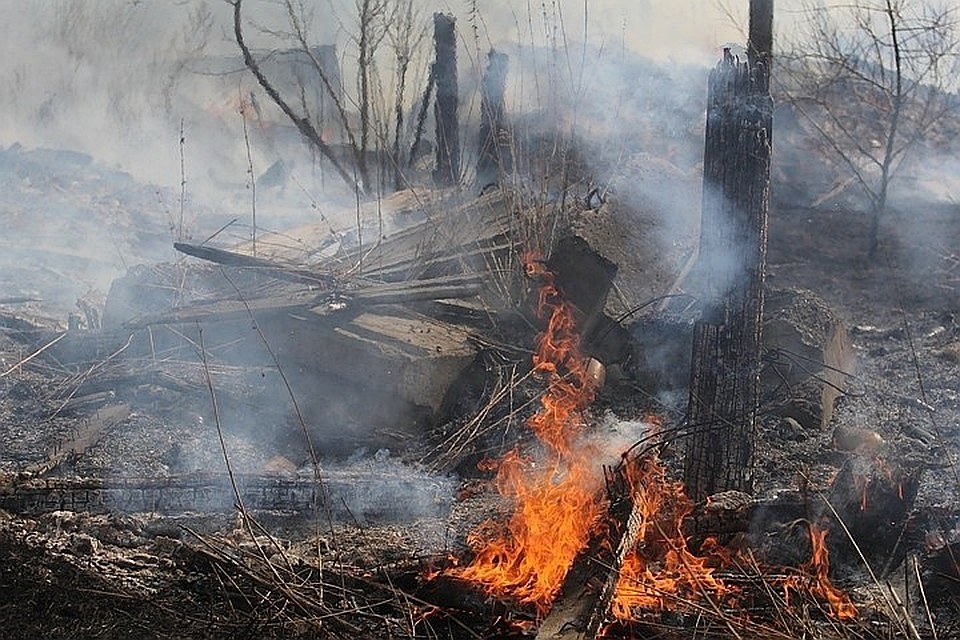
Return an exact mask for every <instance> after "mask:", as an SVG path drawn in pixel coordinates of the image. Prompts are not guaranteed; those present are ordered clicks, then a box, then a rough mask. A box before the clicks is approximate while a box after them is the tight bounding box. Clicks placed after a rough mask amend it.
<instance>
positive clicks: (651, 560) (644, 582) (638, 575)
mask: <svg viewBox="0 0 960 640" xmlns="http://www.w3.org/2000/svg"><path fill="white" fill-rule="evenodd" d="M627 478H628V480H629V483H630V487H631V494H632V495H631V497H632V500H633V503H634V505H635V506H636V507H637V511H638V513H639V514H640V518H641V519H640V522H639V532H638V535H637V544H636V546H635V547H634V548H633V549H632V550H631V551H630V553H629V554H628V555H627V557H626V558H625V560H624V564H623V567H621V569H620V577H619V581H618V583H617V589H616V594H615V596H614V600H613V605H612V613H613V615H614V617H615V618H617V619H618V620H629V619H631V618H632V617H633V612H634V610H635V609H653V610H674V609H676V608H677V605H678V604H679V603H681V602H683V601H695V600H699V599H700V598H702V597H703V596H705V595H707V594H709V595H712V596H720V597H723V596H728V595H731V594H733V593H734V590H733V589H732V588H731V587H728V586H726V585H724V584H723V582H722V581H721V580H719V579H718V578H717V577H716V576H714V572H715V571H716V570H717V569H718V568H720V566H723V565H726V564H728V563H729V560H730V558H729V555H728V554H725V553H723V550H722V549H721V548H719V545H717V543H716V541H715V540H712V539H708V541H707V542H706V543H705V544H704V549H703V550H704V551H707V550H709V552H708V553H707V555H705V556H703V557H701V556H697V555H695V554H694V553H692V552H691V551H690V549H689V548H688V547H687V540H686V538H685V537H684V535H683V531H682V526H683V520H684V518H685V517H686V516H687V515H688V514H689V513H690V512H691V511H692V510H693V504H692V503H691V502H690V499H689V498H687V496H686V493H685V492H684V489H683V485H682V483H679V482H673V481H670V480H668V479H667V475H666V470H665V469H664V467H663V465H662V464H661V463H660V461H659V460H658V459H657V458H655V457H649V458H645V459H638V460H633V461H631V462H630V464H629V465H628V467H627Z"/></svg>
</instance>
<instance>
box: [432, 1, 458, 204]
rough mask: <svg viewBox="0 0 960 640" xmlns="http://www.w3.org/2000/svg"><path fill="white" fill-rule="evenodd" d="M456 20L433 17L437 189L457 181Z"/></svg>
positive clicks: (439, 15)
mask: <svg viewBox="0 0 960 640" xmlns="http://www.w3.org/2000/svg"><path fill="white" fill-rule="evenodd" d="M455 25H456V19H455V18H454V17H453V16H451V15H447V14H444V13H435V14H433V40H434V45H435V47H436V56H437V58H436V62H435V63H434V67H433V70H434V75H435V77H436V87H437V100H436V103H435V104H434V115H435V116H436V121H437V168H436V169H435V170H434V173H433V179H434V181H435V182H436V183H437V184H438V185H442V186H453V185H456V184H457V183H459V181H460V126H459V119H458V117H457V106H458V102H459V90H458V88H457V86H458V85H457V34H456V29H455Z"/></svg>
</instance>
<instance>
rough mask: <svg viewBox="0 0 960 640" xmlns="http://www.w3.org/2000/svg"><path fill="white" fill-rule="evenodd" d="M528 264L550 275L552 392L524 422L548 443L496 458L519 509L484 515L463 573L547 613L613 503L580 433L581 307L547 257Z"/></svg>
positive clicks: (548, 367)
mask: <svg viewBox="0 0 960 640" xmlns="http://www.w3.org/2000/svg"><path fill="white" fill-rule="evenodd" d="M524 264H525V265H526V271H527V275H529V276H530V277H532V278H537V279H539V280H540V281H541V283H542V284H541V287H540V292H539V300H538V314H539V315H540V317H541V318H542V319H545V320H546V321H547V327H546V330H545V331H544V332H543V333H542V334H541V335H540V336H539V337H538V349H537V353H536V354H535V355H534V357H533V366H534V370H535V371H536V372H538V373H539V374H541V375H542V376H543V378H544V379H545V381H546V383H547V391H546V393H545V394H544V395H543V397H542V398H541V401H540V402H541V407H540V410H539V411H538V412H537V413H536V414H535V415H534V416H532V417H531V418H530V419H529V420H528V421H527V423H526V424H527V426H528V427H529V428H530V430H531V431H532V432H533V433H534V435H536V437H537V439H538V440H539V441H540V442H541V443H542V444H543V448H544V450H543V453H542V455H538V456H536V457H534V456H532V455H529V454H526V453H523V452H521V451H520V450H519V449H514V450H513V451H510V452H509V453H507V455H506V456H504V457H503V458H502V459H501V460H499V461H496V462H493V463H491V467H492V468H495V469H496V471H497V477H496V486H497V490H498V491H499V492H500V494H501V495H503V496H504V497H507V498H509V499H511V500H513V501H514V503H515V509H514V513H513V515H512V517H511V518H510V520H509V521H508V522H506V523H494V522H486V523H484V524H483V525H481V526H480V527H479V528H478V529H477V530H475V531H474V532H472V533H471V534H470V535H469V536H468V538H467V543H468V544H469V545H470V547H471V548H472V550H473V552H474V554H475V555H474V558H473V561H472V562H471V563H470V564H469V565H468V566H466V567H464V568H462V569H457V570H456V573H457V575H459V576H460V577H462V578H464V579H466V580H470V581H473V582H476V583H479V584H481V585H483V587H484V588H485V589H486V590H487V591H488V592H489V593H491V594H492V595H495V596H497V597H502V598H511V599H515V600H516V601H518V602H522V603H528V604H533V605H535V606H536V607H537V610H538V611H539V612H540V613H541V614H542V613H545V612H546V611H547V610H548V609H549V606H550V603H551V602H552V601H553V598H554V597H555V595H556V594H557V592H558V591H559V589H560V587H561V585H562V583H563V579H564V578H565V577H566V575H567V571H568V570H569V569H570V567H571V565H572V564H573V561H574V560H575V559H576V557H577V555H578V554H579V553H580V552H581V551H582V550H583V548H584V547H585V546H586V545H587V542H588V541H589V539H590V536H591V535H592V534H593V533H594V532H595V531H596V530H597V528H598V526H599V524H600V522H601V518H602V516H603V515H604V513H605V501H604V499H603V496H602V491H601V489H602V486H603V474H602V471H601V469H600V468H599V465H596V464H595V460H596V457H597V455H598V452H597V451H596V450H595V449H594V448H593V447H592V446H590V445H589V444H588V443H585V442H583V441H581V440H580V439H579V436H580V435H581V433H582V431H583V427H584V418H583V411H584V409H585V408H586V407H587V406H588V405H589V404H590V402H591V401H592V400H593V397H594V393H595V389H594V388H593V386H592V382H591V381H590V378H589V376H587V371H586V362H587V358H586V357H585V356H584V355H583V353H582V352H581V351H580V336H579V334H578V333H577V326H576V317H575V314H574V309H573V307H572V306H571V305H570V304H569V303H567V302H566V301H564V300H563V299H562V298H561V296H560V292H559V291H558V289H557V287H556V285H555V283H554V277H553V274H552V273H551V272H550V271H549V270H547V269H546V267H545V266H544V264H543V261H542V259H541V258H540V256H538V255H536V254H533V253H528V254H527V255H525V256H524Z"/></svg>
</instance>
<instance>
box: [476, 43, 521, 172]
mask: <svg viewBox="0 0 960 640" xmlns="http://www.w3.org/2000/svg"><path fill="white" fill-rule="evenodd" d="M509 63H510V56H508V55H507V54H505V53H501V52H500V51H497V50H496V49H491V50H490V53H488V54H487V70H486V72H485V73H484V75H483V84H482V89H481V94H480V155H479V158H478V159H477V185H478V186H480V187H485V186H486V185H488V184H492V183H496V182H498V181H499V177H500V174H501V172H503V173H506V172H509V171H510V170H511V165H512V158H511V155H510V149H509V147H507V146H506V145H504V144H503V133H504V126H503V103H504V100H503V93H504V88H505V86H506V82H507V66H508V65H509Z"/></svg>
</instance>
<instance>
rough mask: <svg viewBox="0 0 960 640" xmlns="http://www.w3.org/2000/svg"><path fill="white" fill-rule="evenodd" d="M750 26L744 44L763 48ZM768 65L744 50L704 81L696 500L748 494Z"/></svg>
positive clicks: (765, 194)
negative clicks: (727, 492)
mask: <svg viewBox="0 0 960 640" xmlns="http://www.w3.org/2000/svg"><path fill="white" fill-rule="evenodd" d="M756 1H757V0H755V2H756ZM759 1H760V2H765V3H768V4H769V3H770V0H759ZM751 4H752V5H753V4H754V3H751ZM751 9H753V7H751ZM753 15H754V11H753V10H751V16H753ZM771 15H772V13H771ZM755 28H756V27H755V25H754V24H751V44H752V45H754V46H757V45H760V43H762V42H766V43H767V44H766V46H767V47H769V40H766V39H765V38H763V36H762V35H761V36H758V37H756V38H755V37H754V31H755ZM768 65H769V49H768V50H767V51H759V52H756V55H754V52H751V55H750V59H749V61H748V62H741V61H740V60H739V59H735V58H733V57H732V56H731V55H730V53H729V51H725V52H724V59H723V60H722V61H721V62H720V64H719V65H718V66H717V68H716V69H714V71H713V72H712V73H711V74H710V82H709V92H708V106H707V127H706V143H705V147H704V168H703V173H704V175H703V209H702V214H701V232H700V272H701V274H702V275H703V278H704V285H705V287H704V288H705V299H704V311H703V315H702V317H701V319H700V320H699V321H698V322H697V323H696V326H695V328H694V345H693V362H692V366H691V372H690V400H689V410H688V416H689V428H690V432H691V437H690V440H689V444H688V449H687V454H686V459H685V466H684V480H685V483H686V486H687V491H688V492H689V494H690V496H691V497H692V498H693V499H694V500H702V499H703V498H705V497H706V496H708V495H710V494H712V493H715V492H717V491H725V490H729V489H737V490H740V491H746V492H750V491H751V490H752V467H753V458H754V448H753V445H754V435H755V434H754V432H755V427H756V413H757V406H758V400H759V398H758V396H759V368H760V355H761V335H760V334H761V316H762V313H763V281H764V266H765V262H766V245H767V207H768V200H769V192H770V150H771V133H772V114H773V103H772V101H771V99H770V92H769V66H768Z"/></svg>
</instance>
